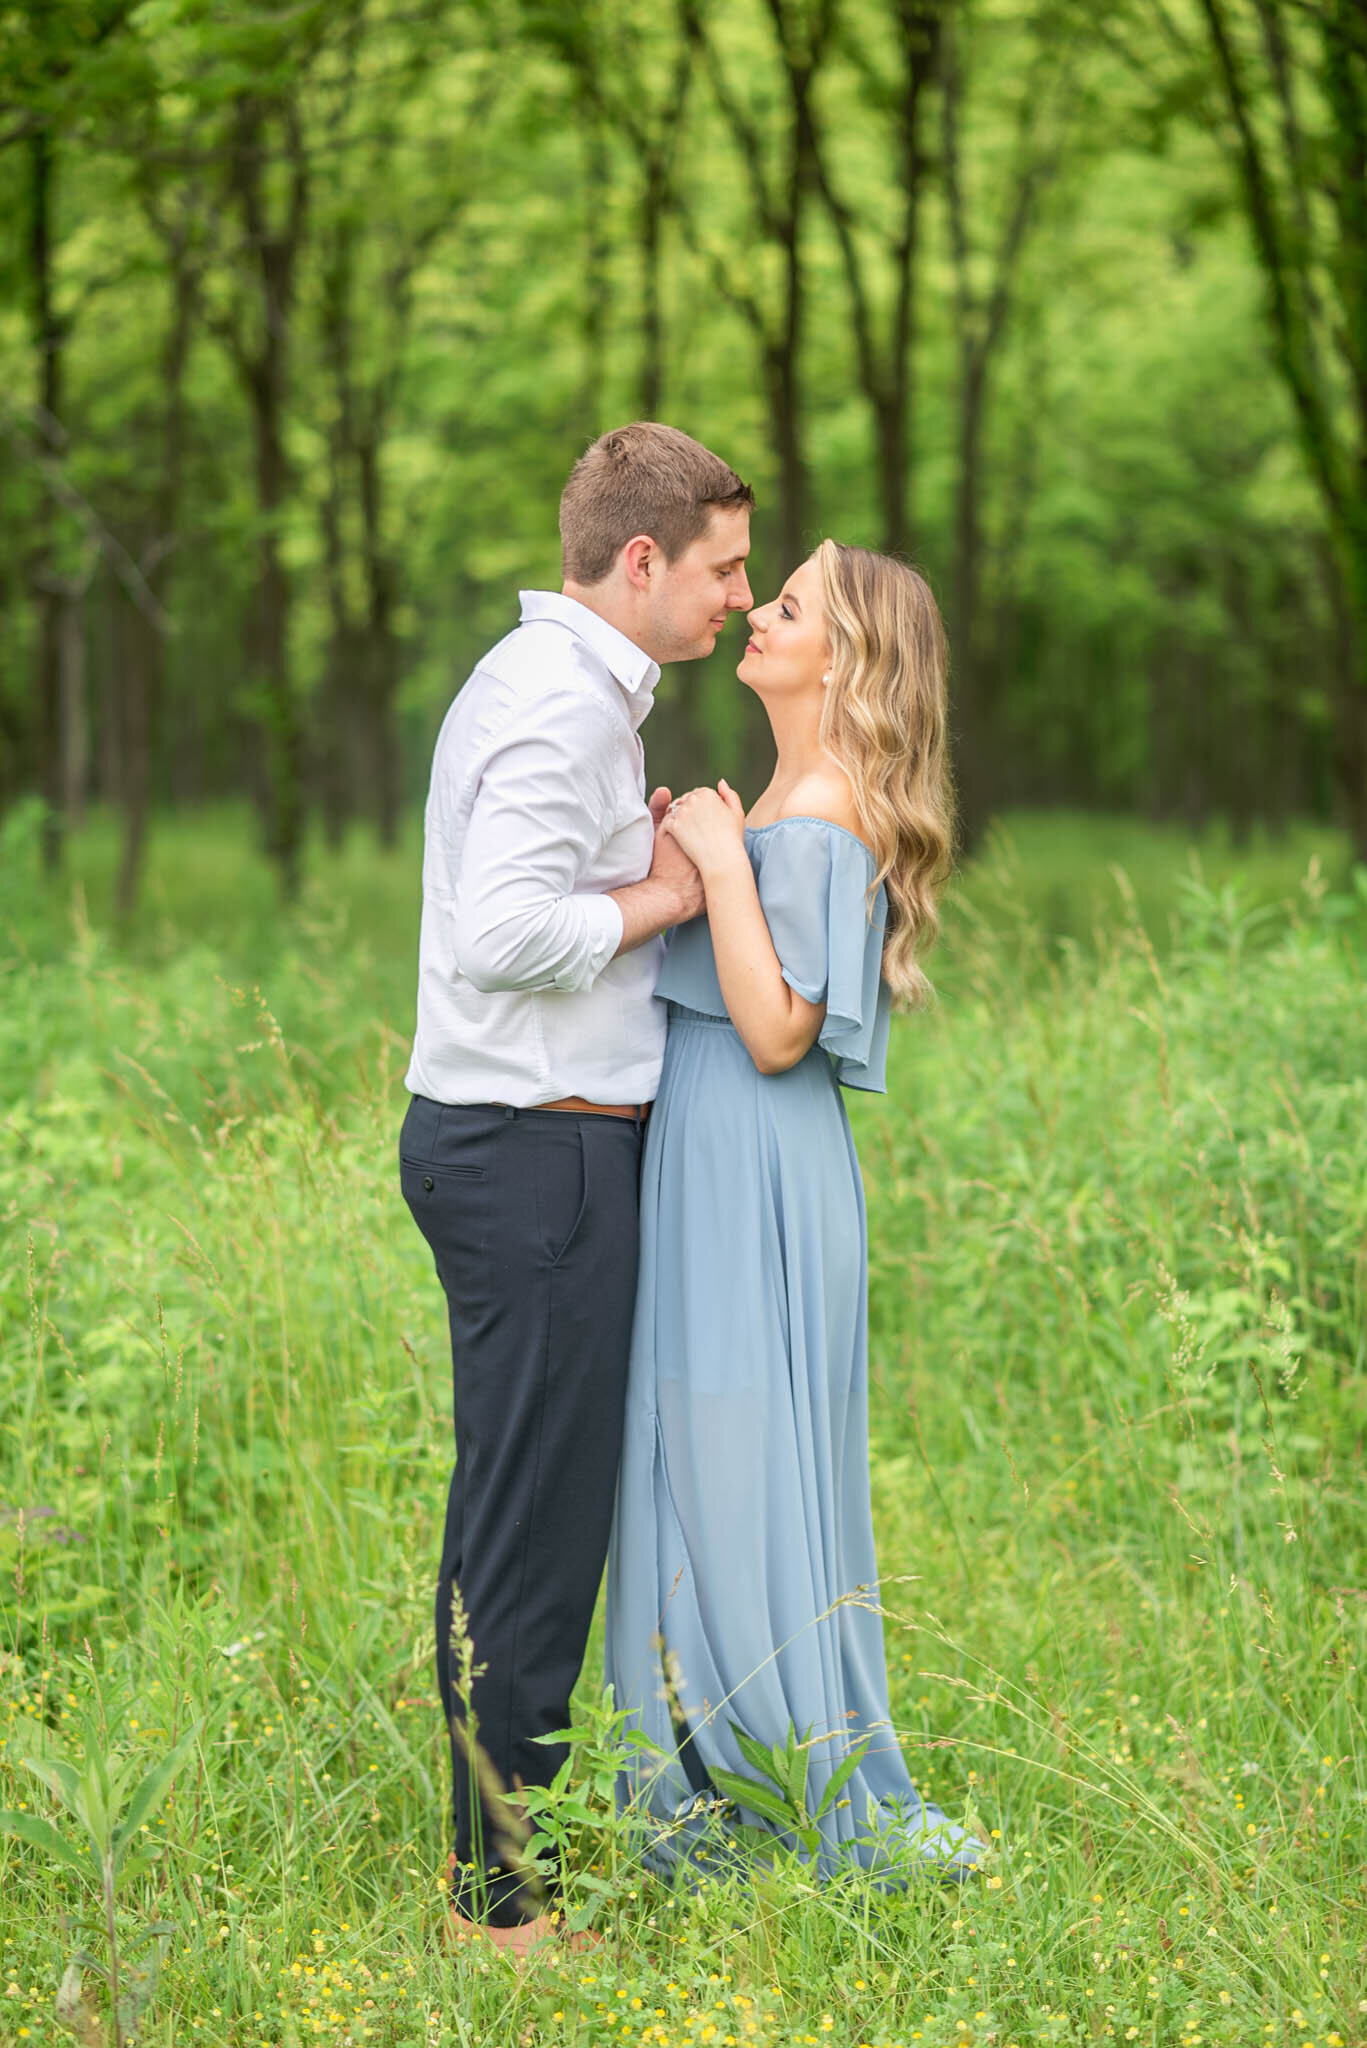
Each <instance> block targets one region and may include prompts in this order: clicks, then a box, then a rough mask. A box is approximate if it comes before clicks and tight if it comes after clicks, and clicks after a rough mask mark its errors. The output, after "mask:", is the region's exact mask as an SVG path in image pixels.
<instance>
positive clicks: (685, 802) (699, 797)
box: [650, 779, 745, 924]
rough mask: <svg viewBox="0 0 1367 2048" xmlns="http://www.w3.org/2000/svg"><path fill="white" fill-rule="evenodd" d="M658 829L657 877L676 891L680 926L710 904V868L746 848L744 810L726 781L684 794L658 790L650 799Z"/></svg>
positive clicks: (653, 869)
mask: <svg viewBox="0 0 1367 2048" xmlns="http://www.w3.org/2000/svg"><path fill="white" fill-rule="evenodd" d="M650 815H651V818H652V820H653V822H654V825H655V851H654V855H653V857H652V859H651V863H650V872H651V875H652V877H653V878H654V879H656V880H658V881H661V882H667V883H669V884H670V885H671V886H672V887H675V888H677V890H678V892H679V896H680V900H681V903H682V904H683V906H684V907H683V908H682V910H681V912H680V917H679V922H680V923H681V924H682V923H685V922H687V920H688V919H689V918H691V917H696V916H697V915H698V914H699V912H700V911H701V910H702V909H703V906H704V903H705V900H706V899H705V893H704V877H705V876H706V874H707V873H708V871H709V870H710V869H714V868H716V867H717V866H719V865H722V864H724V863H725V862H727V861H728V860H733V859H734V858H735V856H736V854H737V853H738V852H739V853H741V854H743V853H744V850H745V806H744V804H743V803H742V802H741V800H740V798H739V797H738V796H737V794H736V792H735V790H734V789H732V787H731V785H730V783H729V782H727V781H726V780H725V779H723V780H722V781H720V782H719V783H718V784H717V787H716V788H715V789H711V788H709V787H708V786H707V785H706V784H704V785H703V786H702V787H701V788H700V789H690V790H687V791H685V793H684V794H683V795H682V796H678V797H671V796H670V793H669V791H668V790H667V789H657V790H656V791H655V792H654V793H653V795H652V796H651V799H650Z"/></svg>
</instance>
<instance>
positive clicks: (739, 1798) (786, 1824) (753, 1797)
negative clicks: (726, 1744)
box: [712, 1769, 793, 1829]
mask: <svg viewBox="0 0 1367 2048" xmlns="http://www.w3.org/2000/svg"><path fill="white" fill-rule="evenodd" d="M712 1779H713V1782H714V1784H715V1785H716V1787H717V1790H718V1791H719V1792H721V1793H724V1794H725V1796H726V1797H727V1798H728V1799H734V1801H735V1802H736V1805H737V1806H743V1807H744V1808H745V1809H746V1811H747V1812H749V1813H758V1814H762V1815H763V1816H764V1818H765V1820H769V1821H772V1822H773V1823H774V1826H775V1827H780V1828H784V1829H789V1828H791V1827H792V1825H793V1816H792V1813H791V1812H790V1811H789V1807H788V1802H787V1800H786V1799H784V1798H783V1797H782V1795H781V1794H780V1793H778V1792H776V1791H774V1790H773V1788H772V1787H771V1786H769V1785H757V1784H756V1783H755V1781H754V1779H753V1778H742V1777H741V1775H740V1773H739V1772H738V1771H719V1770H716V1769H714V1770H713V1772H712Z"/></svg>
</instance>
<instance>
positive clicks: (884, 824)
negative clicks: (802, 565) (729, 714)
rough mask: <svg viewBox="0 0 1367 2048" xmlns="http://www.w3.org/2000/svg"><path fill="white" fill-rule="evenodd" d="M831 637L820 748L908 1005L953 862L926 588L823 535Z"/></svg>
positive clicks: (937, 652) (887, 559)
mask: <svg viewBox="0 0 1367 2048" xmlns="http://www.w3.org/2000/svg"><path fill="white" fill-rule="evenodd" d="M816 560H817V563H818V565H819V567H820V570H821V582H822V589H823V592H824V597H825V606H826V621H827V628H828V631H829V634H830V644H831V660H830V663H829V674H830V678H831V680H830V685H829V688H828V689H827V690H826V693H825V701H824V703H823V705H822V712H821V744H822V746H823V747H824V748H825V749H826V751H827V753H829V754H831V755H832V756H833V757H834V758H835V759H836V760H837V761H838V762H839V763H840V766H841V767H842V768H843V769H844V770H845V773H846V774H847V775H848V776H849V778H850V786H851V789H852V791H853V795H854V804H855V811H856V813H857V815H858V818H859V822H860V825H861V827H862V828H863V834H864V837H865V838H866V839H867V840H868V843H869V845H870V846H871V847H872V848H873V857H874V861H875V863H876V866H877V874H876V876H875V878H874V882H873V889H875V890H876V889H877V887H878V884H879V882H886V884H887V891H888V929H887V937H886V939H885V940H884V944H883V976H884V979H885V980H886V982H887V984H888V986H889V988H890V989H891V990H892V993H893V995H894V997H896V998H898V999H899V1000H900V1001H902V1002H904V1003H907V1004H911V1005H916V1004H920V1003H924V1002H925V1001H926V1000H927V998H928V997H929V995H930V993H931V988H930V983H929V981H928V980H927V979H926V976H925V975H924V973H923V972H922V971H921V967H920V965H919V963H918V958H917V956H918V954H920V953H922V952H923V951H925V949H926V948H927V947H929V946H931V945H933V944H934V941H935V938H936V936H937V934H938V932H939V929H940V918H939V912H938V909H937V907H936V904H937V898H938V896H939V893H940V890H941V889H942V888H943V886H944V884H945V881H946V880H947V878H948V875H949V872H950V868H951V867H952V865H953V836H954V793H953V788H952V785H951V783H950V777H949V759H948V756H949V744H948V735H947V730H946V728H947V694H948V691H947V685H948V672H949V647H948V643H947V642H946V640H945V629H944V626H943V624H942V623H941V620H940V613H939V609H938V607H937V605H936V603H935V599H934V598H933V597H932V596H931V594H930V588H929V585H928V584H927V583H926V582H925V580H924V579H923V578H922V577H920V576H918V575H917V573H916V571H915V570H914V569H910V568H908V567H907V565H906V563H905V562H898V561H894V560H893V558H892V557H891V556H890V555H878V554H874V553H873V551H872V550H871V549H870V548H847V547H842V546H841V545H840V544H839V542H838V541H833V540H823V541H822V543H821V545H820V547H819V548H818V549H817V551H816Z"/></svg>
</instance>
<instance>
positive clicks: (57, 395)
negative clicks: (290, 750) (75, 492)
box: [29, 124, 66, 875]
mask: <svg viewBox="0 0 1367 2048" xmlns="http://www.w3.org/2000/svg"><path fill="white" fill-rule="evenodd" d="M29 172H30V183H29V194H30V204H31V214H30V223H29V259H30V262H31V264H32V268H33V293H34V305H33V333H34V345H35V347H36V349H37V352H38V393H37V396H38V423H37V433H38V442H39V446H40V447H41V448H42V449H44V450H45V452H46V453H47V454H48V455H50V456H52V457H54V458H55V457H56V456H57V455H58V454H59V452H60V450H61V446H62V427H61V418H62V395H63V394H62V368H63V359H62V349H63V342H64V338H65V337H64V335H63V332H62V327H61V323H60V321H59V320H58V318H57V313H56V309H55V307H54V305H53V297H52V213H53V202H54V190H53V188H54V184H55V180H56V150H55V148H54V146H53V140H52V135H51V131H50V130H49V129H48V128H47V127H46V126H44V125H42V124H39V125H38V126H37V127H36V128H35V129H34V131H33V134H32V136H31V137H30V138H29ZM56 524H57V515H56V508H55V506H54V504H53V500H52V494H51V492H50V491H49V490H48V487H47V482H46V479H44V480H43V482H42V485H41V488H40V496H39V500H38V506H37V510H36V512H35V514H34V522H33V547H32V550H31V552H30V556H29V579H30V584H31V587H32V589H33V592H34V599H35V603H36V606H37V611H38V633H37V646H36V651H35V678H34V682H35V690H34V696H35V705H34V709H35V718H34V730H35V733H36V735H37V749H38V787H39V790H40V791H41V793H42V796H43V799H44V803H45V805H46V809H45V813H44V817H43V831H42V842H41V844H42V861H43V868H44V871H45V872H46V873H47V874H49V875H52V874H56V873H57V872H58V871H59V870H60V868H61V866H62V858H63V851H64V843H65V819H64V813H63V804H64V796H65V788H64V758H65V751H66V749H65V734H64V729H63V722H62V709H63V704H62V596H61V592H60V590H59V588H58V586H57V563H56Z"/></svg>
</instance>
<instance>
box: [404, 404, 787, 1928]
mask: <svg viewBox="0 0 1367 2048" xmlns="http://www.w3.org/2000/svg"><path fill="white" fill-rule="evenodd" d="M753 504H754V497H753V494H752V492H751V491H750V489H749V487H748V486H747V485H746V484H744V483H742V482H741V480H740V478H739V477H738V476H737V475H736V474H735V472H734V470H731V469H729V468H728V467H727V465H726V464H725V463H724V462H721V461H720V460H719V459H718V457H716V456H715V455H713V454H711V453H710V452H709V451H708V450H707V449H706V448H703V447H701V446H700V445H699V443H698V442H696V441H693V440H690V439H689V437H688V436H687V435H686V434H681V433H679V432H678V431H677V430H676V429H674V428H672V427H666V426H660V425H656V424H654V423H652V422H648V421H642V422H637V423H636V424H635V425H633V426H629V427H623V428H620V429H619V430H617V431H616V432H614V433H610V434H605V435H603V437H602V438H601V439H600V440H598V441H596V442H595V443H594V444H593V446H592V447H591V448H589V449H588V451H587V452H586V453H585V454H584V455H583V456H582V457H581V458H580V460H579V461H578V462H577V463H576V465H575V467H574V470H573V471H572V473H571V475H570V479H569V482H568V483H567V484H566V486H565V491H564V495H563V497H562V498H561V501H560V535H561V545H562V556H563V568H564V583H563V589H562V592H561V593H560V594H559V595H556V594H555V593H553V592H549V591H524V592H523V593H522V623H521V625H520V626H519V627H518V628H517V629H516V631H514V632H512V633H510V634H509V635H508V637H507V638H506V639H504V640H501V641H500V642H499V644H498V645H497V647H495V648H494V649H493V650H492V652H491V653H489V654H487V655H486V656H485V657H484V659H483V661H481V662H480V663H479V665H478V667H477V668H476V669H475V671H474V673H473V674H472V675H471V677H470V679H469V681H468V682H467V683H466V684H465V686H464V688H463V689H462V690H461V692H460V694H459V696H458V697H457V698H456V700H455V702H454V703H453V704H452V706H451V708H450V710H449V711H448V713H447V715H446V720H445V723H444V724H443V726H442V729H441V733H440V736H439V737H438V740H437V747H436V755H435V759H434V761H433V766H432V782H431V789H430V792H429V795H428V802H427V819H426V846H425V853H424V858H423V911H422V938H421V947H420V959H419V970H418V1024H417V1035H416V1038H415V1041H414V1046H413V1059H412V1064H411V1066H410V1067H409V1070H408V1087H409V1089H410V1091H411V1092H412V1096H413V1100H412V1102H411V1104H410V1106H409V1110H408V1114H407V1116H406V1118H405V1120H404V1126H403V1134H402V1137H401V1139H400V1146H399V1150H400V1159H401V1171H402V1183H403V1192H404V1196H405V1199H406V1200H407V1202H408V1204H409V1207H410V1208H411V1209H412V1211H413V1214H414V1216H415V1218H416V1220H417V1223H418V1226H419V1228H420V1229H421V1230H422V1232H423V1235H424V1237H425V1238H426V1239H427V1242H428V1244H429V1245H430V1247H431V1250H432V1254H433V1258H434V1261H435V1263H436V1268H437V1273H438V1276H439V1278H440V1280H441V1283H442V1286H443V1288H444V1289H445V1292H446V1298H447V1306H448V1310H449V1317H450V1325H451V1352H452V1364H453V1383H454V1409H455V1433H456V1450H457V1458H458V1462H457V1464H456V1468H455V1471H454V1472H453V1474H452V1478H451V1488H450V1495H449V1498H448V1502H447V1512H446V1535H445V1541H444V1543H443V1547H442V1559H441V1570H440V1574H439V1577H438V1582H437V1603H436V1619H437V1677H438V1682H439V1685H440V1688H441V1697H442V1705H443V1707H444V1709H445V1711H446V1717H447V1724H448V1727H449V1728H450V1730H451V1748H452V1766H453V1773H454V1808H455V1829H456V1851H455V1859H454V1867H455V1879H454V1884H453V1891H452V1904H451V1911H452V1926H453V1930H454V1931H455V1933H456V1934H457V1935H458V1936H460V1937H462V1938H464V1937H466V1936H470V1935H474V1934H476V1933H479V1932H483V1933H484V1934H485V1935H487V1936H488V1937H489V1938H490V1939H491V1940H493V1941H494V1942H496V1943H497V1944H498V1945H499V1946H501V1947H505V1948H510V1949H512V1950H514V1951H515V1952H517V1953H525V1952H526V1951H527V1949H529V1948H530V1947H531V1946H533V1945H534V1944H535V1943H536V1942H537V1941H538V1940H540V1939H542V1938H544V1937H545V1935H546V1934H547V1933H548V1932H549V1931H550V1927H551V1921H550V1918H549V1916H548V1915H546V1914H545V1913H544V1912H541V1913H538V1910H537V1902H536V1901H535V1900H534V1899H533V1898H532V1897H531V1896H530V1895H529V1893H528V1892H527V1890H526V1888H525V1887H524V1886H523V1884H522V1882H521V1880H520V1879H519V1877H518V1875H517V1872H516V1869H515V1868H513V1867H510V1866H511V1864H512V1861H513V1859H512V1858H511V1857H510V1856H509V1854H508V1853H507V1850H506V1841H507V1835H508V1825H507V1818H506V1812H505V1811H504V1810H503V1805H502V1802H501V1801H500V1800H499V1799H498V1798H497V1796H496V1795H495V1794H494V1793H493V1790H492V1786H491V1784H490V1781H489V1777H488V1770H487V1766H486V1765H485V1764H484V1762H483V1760H482V1759H483V1758H486V1757H487V1759H488V1763H489V1764H491V1765H492V1767H493V1771H494V1772H495V1773H496V1774H497V1777H498V1779H499V1781H500V1782H501V1784H502V1785H503V1786H505V1787H515V1786H517V1785H518V1784H519V1783H521V1784H547V1783H549V1782H550V1780H551V1779H552V1778H553V1777H554V1775H555V1772H556V1770H557V1769H558V1768H559V1766H560V1764H561V1762H562V1761H563V1759H564V1755H565V1751H564V1749H563V1748H560V1747H558V1746H547V1745H545V1744H543V1743H538V1742H537V1741H536V1740H535V1738H536V1737H537V1736H539V1735H544V1734H547V1733H549V1732H550V1731H551V1730H553V1729H556V1728H563V1727H564V1726H565V1724H566V1721H567V1720H568V1718H569V1699H570V1693H571V1690H572V1688H573V1686H574V1682H575V1679H576V1678H577V1676H578V1673H579V1667H580V1665H581V1663H582V1661H583V1656H584V1648H585V1644H586V1642H587V1639H588V1631H589V1626H590V1623H591V1621H592V1617H593V1608H594V1602H595V1599H596V1597H597V1592H598V1584H599V1580H600V1578H601V1575H602V1570H603V1561H604V1557H605V1555H606V1551H607V1541H608V1533H609V1528H610V1524H611V1520H612V1502H613V1492H614V1488H615V1484H616V1477H617V1464H618V1456H619V1452H620V1447H621V1434H622V1409H623V1399H624V1393H625V1378H626V1366H627V1355H628V1349H629V1342H630V1333H631V1314H632V1305H633V1299H634V1295H635V1286H636V1249H637V1186H638V1178H639V1170H640V1153H641V1143H642V1126H643V1123H644V1119H645V1115H646V1112H647V1110H648V1108H649V1105H650V1102H651V1100H652V1098H653V1096H654V1093H655V1089H656V1085H657V1083H658V1080H659V1074H660V1062H661V1058H662V1056H663V1051H664V1028H665V1027H664V1016H663V1009H662V1005H660V1004H659V1003H657V1002H656V1000H655V997H654V993H653V992H654V987H655V980H656V976H657V973H658V971H659V963H660V955H661V941H660V934H661V933H662V932H663V931H665V930H666V929H667V928H668V927H669V926H671V925H674V924H678V923H681V922H683V921H684V920H686V919H687V918H690V917H693V916H696V914H697V913H698V911H699V910H700V909H701V908H702V891H701V884H700V882H699V878H698V875H697V872H696V870H695V869H694V868H693V867H692V865H691V863H690V862H689V861H688V860H687V859H686V858H685V857H684V856H683V855H682V854H681V853H680V852H679V850H678V848H677V846H676V845H675V843H674V842H673V840H672V839H671V838H670V837H668V835H660V834H659V833H658V830H657V828H658V825H659V822H660V819H661V817H662V816H663V813H664V808H665V805H666V804H667V803H668V802H669V791H668V790H666V789H658V790H656V791H655V793H654V795H653V796H652V797H651V799H650V802H649V804H647V802H646V796H645V789H646V785H645V774H644V757H643V754H642V750H641V742H640V738H639V730H640V727H641V724H642V723H643V721H644V719H645V718H646V715H647V714H648V712H649V710H650V707H651V701H652V698H653V695H654V691H655V686H656V684H657V683H658V681H659V675H660V664H661V663H662V662H666V661H695V660H698V659H699V658H700V657H701V656H703V655H707V654H710V653H711V651H712V649H713V647H714V645H715V644H716V638H717V634H718V633H719V632H720V630H721V628H722V626H723V625H724V624H725V622H726V617H727V614H728V613H729V612H732V611H743V610H748V609H749V607H750V604H751V596H750V588H749V585H748V583H747V582H746V576H745V561H746V557H747V555H748V553H749V546H750V510H751V508H752V506H753ZM453 1612H454V1615H455V1617H456V1619H457V1622H458V1623H459V1620H460V1617H461V1616H462V1615H463V1627H461V1626H459V1625H458V1626H457V1627H456V1629H455V1632H454V1636H453ZM462 1657H463V1662H462ZM472 1667H473V1668H472ZM467 1710H468V1717H469V1719H470V1720H471V1721H473V1722H474V1724H475V1728H476V1732H477V1739H478V1740H477V1747H476V1745H474V1744H471V1743H468V1742H467V1741H466V1740H465V1729H466V1718H467ZM481 1772H482V1773H483V1778H482V1779H481V1776H480V1773H481ZM481 1783H483V1785H484V1787H485V1789H484V1790H483V1791H481V1790H480V1786H481Z"/></svg>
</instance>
